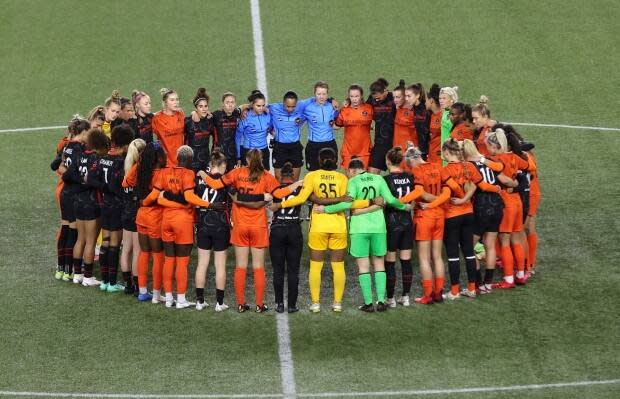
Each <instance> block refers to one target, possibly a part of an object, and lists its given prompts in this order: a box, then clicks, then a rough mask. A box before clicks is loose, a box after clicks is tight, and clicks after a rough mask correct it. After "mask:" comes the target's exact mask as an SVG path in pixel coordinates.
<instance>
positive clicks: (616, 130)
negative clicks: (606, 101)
mask: <svg viewBox="0 0 620 399" xmlns="http://www.w3.org/2000/svg"><path fill="white" fill-rule="evenodd" d="M502 123H505V124H508V125H514V126H534V127H551V128H555V129H580V130H601V131H607V132H620V128H617V127H599V126H578V125H577V126H576V125H553V124H549V123H527V122H502Z"/></svg>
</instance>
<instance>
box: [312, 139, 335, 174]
mask: <svg viewBox="0 0 620 399" xmlns="http://www.w3.org/2000/svg"><path fill="white" fill-rule="evenodd" d="M323 148H331V149H333V150H334V152H335V153H336V159H338V144H336V140H332V141H320V142H319V141H308V144H306V150H305V155H306V169H308V171H310V172H311V171H313V170H318V169H321V167H320V166H319V152H320V151H321V150H322V149H323ZM336 162H338V161H336Z"/></svg>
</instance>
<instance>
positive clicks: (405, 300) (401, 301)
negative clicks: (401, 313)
mask: <svg viewBox="0 0 620 399" xmlns="http://www.w3.org/2000/svg"><path fill="white" fill-rule="evenodd" d="M396 302H397V303H398V304H399V305H403V306H405V307H406V306H411V302H409V295H403V296H401V297H400V298H398V301H396Z"/></svg>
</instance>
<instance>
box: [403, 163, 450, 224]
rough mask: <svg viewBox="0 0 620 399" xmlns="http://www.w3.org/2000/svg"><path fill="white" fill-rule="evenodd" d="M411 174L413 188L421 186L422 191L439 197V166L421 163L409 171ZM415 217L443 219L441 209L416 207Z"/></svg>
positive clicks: (440, 186) (440, 184) (440, 185)
mask: <svg viewBox="0 0 620 399" xmlns="http://www.w3.org/2000/svg"><path fill="white" fill-rule="evenodd" d="M411 171H412V172H413V184H414V186H421V187H422V189H423V190H424V191H425V192H427V193H429V194H432V195H434V196H439V194H440V192H441V188H442V186H443V185H442V183H441V166H439V165H438V164H436V163H430V162H429V163H423V164H421V165H418V166H416V167H415V168H413V169H412V170H411ZM414 212H415V217H424V218H443V217H444V210H443V208H442V207H436V208H432V209H422V208H418V207H416V209H415V211H414Z"/></svg>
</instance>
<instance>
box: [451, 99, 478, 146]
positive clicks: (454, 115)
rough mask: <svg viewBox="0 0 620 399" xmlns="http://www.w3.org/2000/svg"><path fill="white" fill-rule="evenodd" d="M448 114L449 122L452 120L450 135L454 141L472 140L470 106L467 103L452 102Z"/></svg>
mask: <svg viewBox="0 0 620 399" xmlns="http://www.w3.org/2000/svg"><path fill="white" fill-rule="evenodd" d="M448 116H449V117H450V122H452V129H451V130H450V137H452V138H453V139H455V140H456V141H463V140H465V139H467V140H472V139H473V138H474V132H473V131H472V129H471V123H472V117H471V107H470V106H469V105H467V104H463V103H454V104H452V106H450V111H449V113H448Z"/></svg>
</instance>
